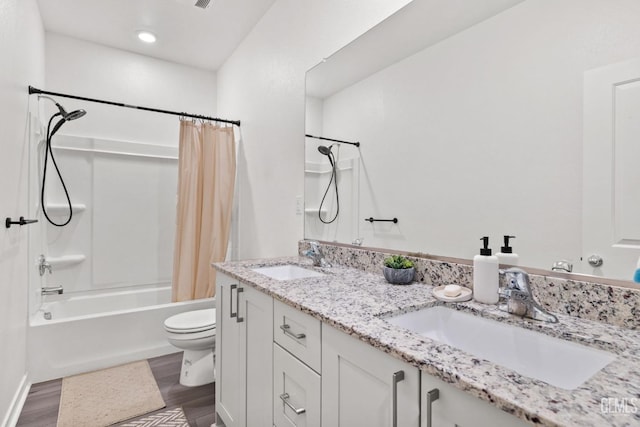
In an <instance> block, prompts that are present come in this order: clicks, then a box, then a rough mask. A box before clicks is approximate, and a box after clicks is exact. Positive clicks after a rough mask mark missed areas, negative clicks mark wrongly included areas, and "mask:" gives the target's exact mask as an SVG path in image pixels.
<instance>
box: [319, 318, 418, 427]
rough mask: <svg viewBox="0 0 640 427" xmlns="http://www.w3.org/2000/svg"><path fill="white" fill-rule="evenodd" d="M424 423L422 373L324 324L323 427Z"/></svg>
mask: <svg viewBox="0 0 640 427" xmlns="http://www.w3.org/2000/svg"><path fill="white" fill-rule="evenodd" d="M402 377H404V378H402ZM394 391H395V392H394ZM394 414H395V418H396V420H395V421H396V422H394ZM419 422H420V374H419V371H418V368H416V367H413V366H411V365H409V364H407V363H405V362H402V361H400V360H399V359H396V358H394V357H392V356H390V355H388V354H386V353H383V352H382V351H380V350H377V349H375V348H373V347H371V346H370V345H368V344H365V343H363V342H361V341H359V340H358V339H356V338H354V337H351V336H348V335H346V334H344V333H342V332H340V331H338V330H337V329H334V328H332V327H330V326H327V325H325V324H323V325H322V425H323V426H324V427H354V426H367V427H376V426H379V427H390V426H391V427H418V426H419Z"/></svg>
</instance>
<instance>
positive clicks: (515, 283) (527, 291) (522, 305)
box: [498, 267, 558, 323]
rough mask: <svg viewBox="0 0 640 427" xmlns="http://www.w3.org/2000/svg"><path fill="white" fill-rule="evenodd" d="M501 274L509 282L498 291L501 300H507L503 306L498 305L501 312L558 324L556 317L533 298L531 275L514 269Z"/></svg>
mask: <svg viewBox="0 0 640 427" xmlns="http://www.w3.org/2000/svg"><path fill="white" fill-rule="evenodd" d="M500 273H501V274H504V275H505V278H506V280H507V285H506V286H505V287H500V288H499V289H498V294H499V296H500V298H503V299H505V300H506V301H504V303H503V304H500V303H499V304H498V308H499V309H500V310H502V311H506V312H507V313H511V314H515V315H518V316H522V317H529V318H531V319H535V320H542V321H545V322H551V323H557V322H558V318H557V317H556V316H554V315H553V314H551V313H549V312H547V311H546V310H545V309H544V308H542V306H541V305H540V304H538V302H537V301H536V300H535V299H534V298H533V294H532V293H531V286H530V285H529V275H528V274H527V272H526V271H524V270H522V269H520V268H516V267H512V268H509V269H507V270H504V271H501V272H500Z"/></svg>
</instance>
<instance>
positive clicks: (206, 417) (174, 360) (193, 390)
mask: <svg viewBox="0 0 640 427" xmlns="http://www.w3.org/2000/svg"><path fill="white" fill-rule="evenodd" d="M149 365H150V366H151V371H152V372H153V376H154V377H155V379H156V382H157V383H158V388H159V389H160V393H161V394H162V398H163V399H164V401H165V403H166V404H167V406H166V407H165V408H162V409H159V410H157V411H154V412H151V413H156V412H163V411H166V410H168V409H172V408H176V407H178V406H181V407H182V409H183V410H184V413H185V415H186V417H187V421H188V422H189V425H190V426H191V427H209V426H211V424H213V423H214V421H215V407H214V404H215V395H214V393H215V386H214V384H207V385H203V386H200V387H184V386H182V385H180V367H181V365H182V353H181V352H180V353H174V354H169V355H166V356H160V357H155V358H153V359H149ZM61 389H62V379H57V380H51V381H46V382H43V383H38V384H33V385H32V386H31V390H29V395H28V396H27V400H26V402H25V404H24V407H23V408H22V413H21V414H20V418H19V419H18V424H17V426H20V427H55V425H56V422H57V420H58V405H59V404H60V392H61ZM147 415H149V414H145V415H143V416H141V417H138V418H142V417H145V416H147ZM133 419H137V418H133ZM77 427H94V426H77Z"/></svg>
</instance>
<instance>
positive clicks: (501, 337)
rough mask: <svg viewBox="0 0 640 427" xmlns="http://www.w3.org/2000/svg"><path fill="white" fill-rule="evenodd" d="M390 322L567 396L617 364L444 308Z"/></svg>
mask: <svg viewBox="0 0 640 427" xmlns="http://www.w3.org/2000/svg"><path fill="white" fill-rule="evenodd" d="M386 321H387V322H389V323H391V324H394V325H397V326H400V327H403V328H406V329H409V330H410V331H413V332H416V333H418V334H420V335H423V336H425V337H428V338H431V339H432V340H435V341H439V342H441V343H445V344H448V345H450V346H452V347H455V348H457V349H460V350H463V351H465V352H467V353H470V354H472V355H474V356H476V357H478V358H481V359H486V360H488V361H490V362H493V363H496V364H498V365H501V366H504V367H505V368H509V369H512V370H514V371H516V372H518V373H519V374H521V375H524V376H527V377H531V378H535V379H538V380H542V381H544V382H547V383H549V384H551V385H554V386H556V387H560V388H563V389H566V390H573V389H575V388H578V387H579V386H580V385H582V384H583V383H584V382H585V381H587V380H588V379H589V378H591V377H592V376H593V375H595V374H596V373H597V372H598V371H600V370H601V369H602V368H604V367H605V366H607V365H608V364H609V363H610V362H612V361H613V360H614V359H615V355H613V354H611V353H608V352H606V351H602V350H598V349H594V348H591V347H586V346H584V345H581V344H577V343H574V342H570V341H565V340H562V339H559V338H554V337H550V336H548V335H545V334H542V333H539V332H534V331H530V330H527V329H523V328H520V327H517V326H512V325H508V324H505V323H501V322H498V321H494V320H490V319H486V318H483V317H479V316H474V315H472V314H469V313H464V312H461V311H457V310H452V309H448V308H445V307H440V306H438V307H431V308H425V309H422V310H418V311H414V312H411V313H406V314H401V315H398V316H395V317H392V318H389V319H386ZM532 322H535V320H532Z"/></svg>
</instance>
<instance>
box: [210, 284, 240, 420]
mask: <svg viewBox="0 0 640 427" xmlns="http://www.w3.org/2000/svg"><path fill="white" fill-rule="evenodd" d="M238 288H239V287H238V282H237V281H235V280H234V279H232V278H231V277H229V276H227V275H225V274H222V273H218V274H217V275H216V412H217V413H218V415H219V416H220V418H221V419H222V421H223V422H224V424H225V425H226V426H227V427H243V426H244V425H245V424H244V419H242V417H244V407H245V402H244V384H243V381H242V378H243V375H241V374H242V371H243V370H244V357H241V354H240V338H241V337H240V326H241V325H242V323H241V322H238V317H237V313H238V305H239V293H238Z"/></svg>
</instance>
